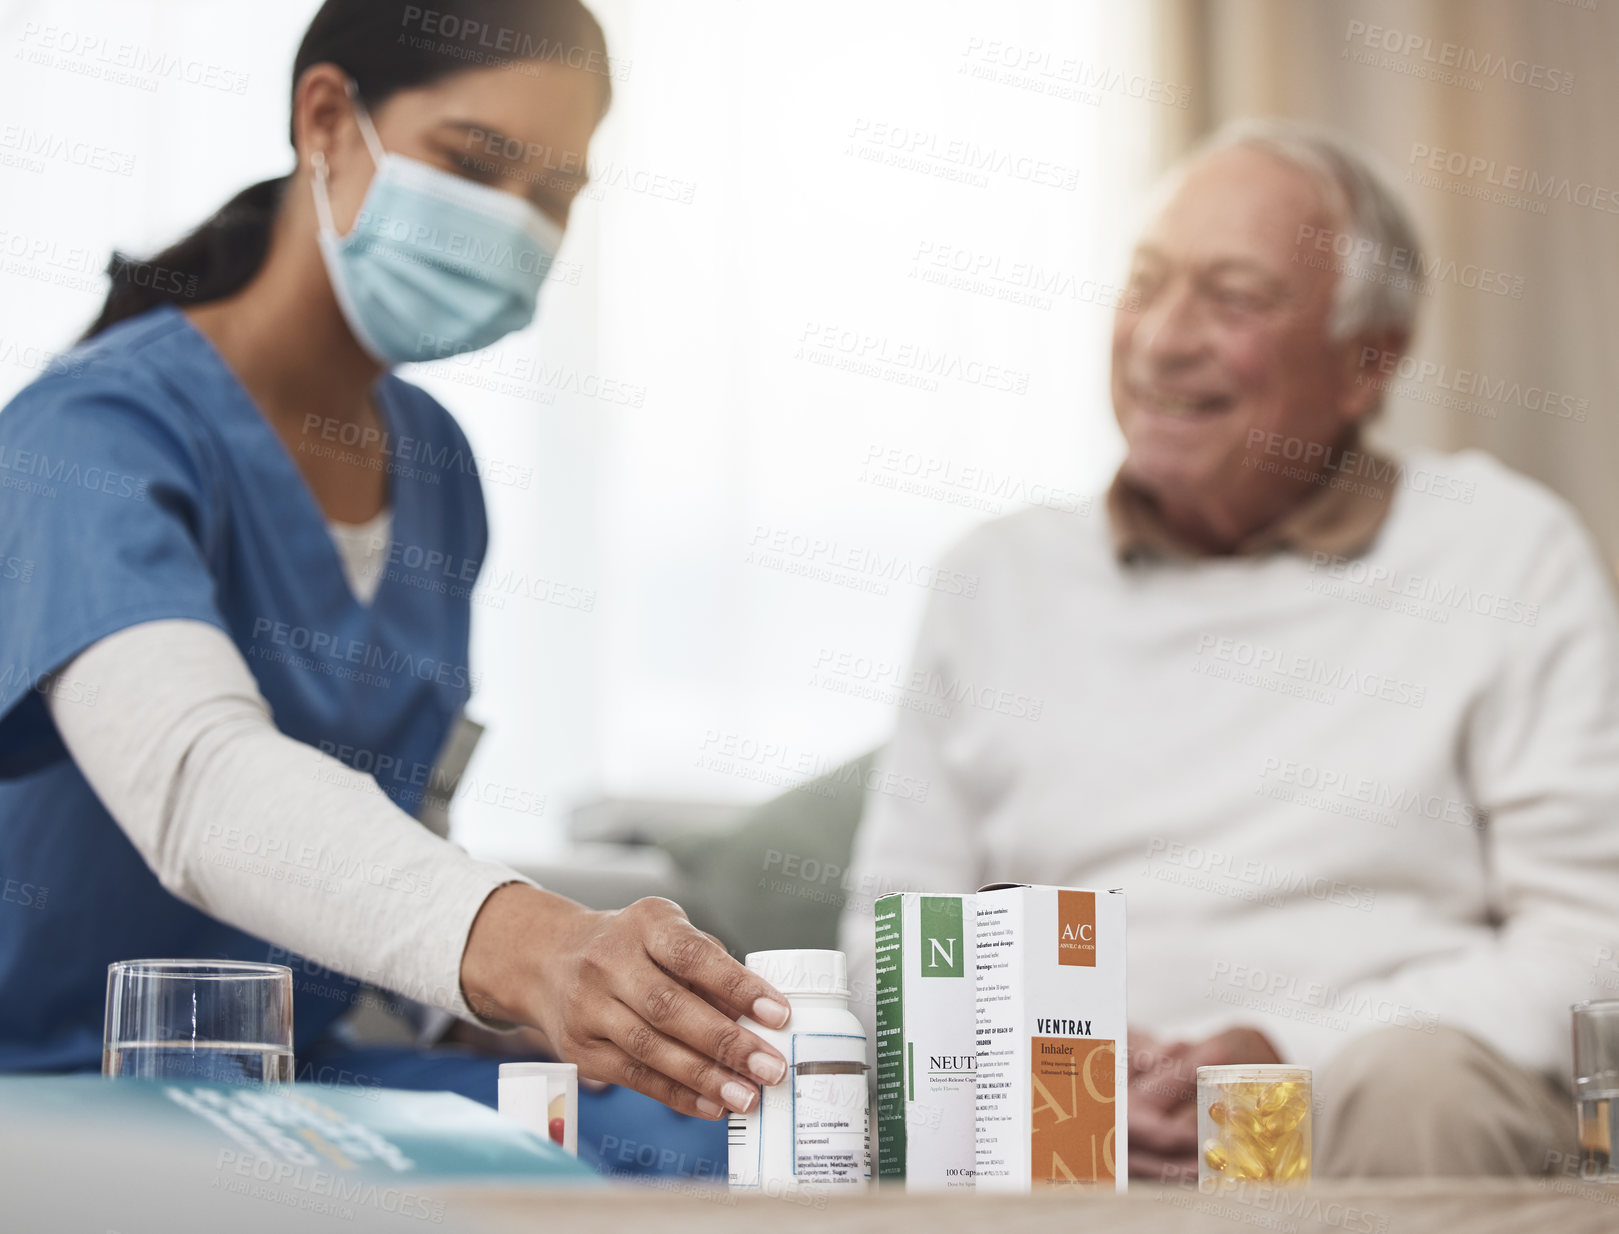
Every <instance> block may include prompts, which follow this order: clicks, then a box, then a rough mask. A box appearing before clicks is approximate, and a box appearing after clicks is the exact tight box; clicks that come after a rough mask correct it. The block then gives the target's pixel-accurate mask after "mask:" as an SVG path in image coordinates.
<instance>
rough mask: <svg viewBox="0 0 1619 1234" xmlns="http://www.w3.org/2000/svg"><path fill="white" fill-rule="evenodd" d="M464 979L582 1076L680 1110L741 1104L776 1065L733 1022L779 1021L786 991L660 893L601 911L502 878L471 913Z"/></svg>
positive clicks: (480, 1003)
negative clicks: (536, 1031) (537, 1034)
mask: <svg viewBox="0 0 1619 1234" xmlns="http://www.w3.org/2000/svg"><path fill="white" fill-rule="evenodd" d="M461 988H462V990H463V991H464V992H465V995H466V999H467V1003H468V1005H469V1006H471V1007H472V1008H473V1010H475V1011H476V1012H478V1014H479V1015H483V1016H487V1017H489V1018H491V1019H500V1020H510V1021H515V1022H516V1023H519V1024H527V1025H531V1026H533V1027H536V1028H539V1029H541V1030H542V1031H543V1032H544V1033H545V1035H546V1037H547V1038H548V1039H549V1040H550V1042H551V1044H552V1047H553V1048H554V1049H555V1051H556V1053H557V1054H558V1055H560V1056H561V1057H562V1058H563V1059H564V1060H565V1061H567V1062H571V1063H577V1064H578V1066H579V1075H580V1077H581V1079H595V1080H605V1081H608V1082H611V1083H614V1084H622V1085H624V1086H625V1087H626V1088H633V1089H635V1090H636V1091H637V1092H640V1093H645V1094H646V1095H647V1096H649V1097H652V1098H655V1099H656V1100H658V1101H661V1102H663V1103H664V1104H665V1105H667V1106H670V1107H672V1108H673V1109H676V1110H679V1111H680V1112H681V1113H684V1114H696V1115H698V1116H700V1117H703V1118H720V1117H723V1116H724V1114H725V1112H726V1110H727V1109H730V1110H735V1111H737V1112H738V1113H743V1112H746V1111H747V1110H748V1109H750V1108H751V1107H752V1106H753V1105H754V1104H755V1103H756V1102H757V1101H758V1099H759V1092H758V1089H757V1087H756V1085H757V1084H774V1083H776V1082H778V1081H779V1080H780V1079H781V1078H782V1077H783V1076H784V1075H785V1074H786V1071H787V1063H786V1061H785V1060H784V1059H783V1058H782V1056H781V1054H780V1053H779V1052H778V1051H776V1050H775V1049H774V1048H772V1047H771V1046H769V1045H767V1044H766V1043H765V1042H764V1041H763V1040H762V1039H760V1038H759V1037H757V1036H755V1035H754V1034H753V1033H750V1032H748V1031H747V1030H746V1029H744V1028H742V1027H741V1026H740V1025H739V1024H737V1022H736V1021H737V1019H738V1018H739V1017H741V1016H743V1015H748V1016H752V1017H753V1018H754V1019H755V1020H756V1021H758V1022H759V1023H761V1024H764V1025H766V1026H767V1027H770V1028H780V1027H782V1026H783V1025H785V1024H786V1023H787V1000H786V999H785V998H783V997H782V995H781V994H780V993H779V992H778V991H777V990H776V989H774V988H773V987H772V986H770V985H769V984H768V983H766V982H765V981H763V980H761V979H760V978H759V977H758V976H757V975H756V974H754V973H752V972H749V971H748V970H747V969H746V968H744V967H743V966H742V965H741V964H738V963H737V962H736V961H735V960H734V959H732V958H731V957H730V955H728V954H727V953H726V951H725V948H723V947H722V946H720V944H719V943H718V942H717V941H716V940H715V939H714V938H713V937H712V936H710V935H708V934H704V933H703V932H702V931H701V930H699V929H698V928H697V927H696V926H694V925H692V924H691V922H690V921H688V920H687V919H686V914H685V913H683V912H682V911H681V910H680V907H679V906H678V905H676V904H673V903H671V902H670V901H668V900H661V899H656V898H648V899H644V900H637V901H636V902H635V903H634V904H631V905H630V906H629V907H628V908H624V909H620V910H618V911H617V912H611V913H603V912H595V911H593V910H591V909H587V908H585V907H584V906H583V905H580V904H576V903H574V902H573V901H572V900H569V899H567V898H565V897H563V896H559V895H555V894H553V893H552V892H549V891H540V890H538V889H536V888H534V887H530V886H527V885H526V884H523V883H508V884H507V885H506V886H504V887H500V888H498V889H497V890H495V891H494V892H493V893H491V894H490V896H489V898H488V899H487V900H485V901H484V904H483V908H482V909H481V910H479V913H478V916H477V918H476V919H475V920H474V921H473V923H472V930H471V932H470V933H469V934H468V935H467V945H466V950H465V952H464V953H463V954H462V958H461Z"/></svg>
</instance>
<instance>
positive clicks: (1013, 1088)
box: [973, 884, 1129, 1191]
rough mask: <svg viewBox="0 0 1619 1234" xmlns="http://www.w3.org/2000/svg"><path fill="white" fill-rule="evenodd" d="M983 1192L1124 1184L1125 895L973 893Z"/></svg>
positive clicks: (1007, 887) (1002, 888) (1010, 887)
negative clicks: (1044, 1185)
mask: <svg viewBox="0 0 1619 1234" xmlns="http://www.w3.org/2000/svg"><path fill="white" fill-rule="evenodd" d="M973 904H974V907H975V918H976V929H975V932H976V935H977V941H976V948H975V957H976V967H977V990H976V1027H977V1056H978V1085H977V1103H976V1114H977V1118H976V1123H977V1128H976V1130H977V1160H978V1170H977V1184H978V1190H980V1191H1028V1190H1030V1189H1031V1188H1033V1187H1034V1185H1035V1184H1037V1183H1056V1184H1067V1185H1070V1186H1073V1185H1079V1186H1090V1187H1108V1188H1111V1189H1114V1190H1117V1191H1123V1190H1124V1189H1125V1181H1126V1178H1127V1176H1128V1174H1129V1169H1128V1163H1127V1158H1126V1152H1127V1147H1126V1133H1125V1117H1126V1113H1127V1110H1126V1105H1127V1102H1126V1096H1127V1084H1126V1077H1127V1064H1128V1056H1127V1052H1126V1046H1125V1042H1126V1028H1125V1009H1124V893H1123V892H1122V891H1090V890H1085V889H1082V888H1072V887H1036V886H1025V885H1022V884H1015V885H1014V884H996V885H994V886H991V887H986V888H984V889H983V890H982V891H980V892H979V893H978V895H977V896H976V897H974V900H973Z"/></svg>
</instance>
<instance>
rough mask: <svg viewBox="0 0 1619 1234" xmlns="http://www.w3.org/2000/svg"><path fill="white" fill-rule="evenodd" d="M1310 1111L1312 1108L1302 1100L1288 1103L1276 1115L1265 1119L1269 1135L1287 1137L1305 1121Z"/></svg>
mask: <svg viewBox="0 0 1619 1234" xmlns="http://www.w3.org/2000/svg"><path fill="white" fill-rule="evenodd" d="M1309 1110H1310V1107H1309V1106H1308V1105H1307V1104H1305V1102H1304V1100H1303V1099H1302V1098H1300V1099H1299V1100H1296V1101H1290V1102H1288V1103H1287V1104H1286V1105H1284V1106H1283V1107H1282V1108H1281V1109H1280V1110H1277V1111H1276V1113H1274V1114H1272V1115H1269V1116H1268V1117H1267V1118H1266V1119H1265V1130H1266V1132H1267V1134H1270V1135H1274V1136H1284V1135H1287V1134H1288V1133H1289V1132H1290V1131H1292V1130H1293V1128H1295V1127H1297V1126H1298V1125H1299V1124H1300V1123H1301V1122H1303V1121H1304V1116H1305V1115H1306V1114H1307V1113H1309Z"/></svg>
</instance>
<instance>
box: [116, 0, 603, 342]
mask: <svg viewBox="0 0 1619 1234" xmlns="http://www.w3.org/2000/svg"><path fill="white" fill-rule="evenodd" d="M531 60H542V61H543V60H552V61H557V62H559V63H562V64H566V65H570V66H573V67H578V68H585V69H589V70H591V71H593V72H596V73H598V74H599V75H600V76H601V84H602V110H603V112H605V111H606V110H607V106H608V104H609V102H610V101H611V99H612V81H611V77H610V74H609V67H608V61H607V38H606V36H605V35H604V34H603V33H602V28H601V25H600V24H599V23H598V22H597V21H596V18H595V17H594V16H592V14H591V12H590V10H589V9H587V8H585V6H584V4H583V3H582V2H581V0H428V2H427V3H425V4H404V3H400V2H399V0H326V3H324V4H323V5H321V8H320V12H318V13H316V14H315V19H314V21H312V22H311V23H310V26H309V30H308V32H307V33H306V34H305V35H304V40H303V43H302V45H301V46H300V47H299V48H298V56H297V59H296V60H295V61H294V62H293V70H292V86H293V90H294V91H295V92H296V90H297V88H298V82H299V81H301V80H302V79H303V75H304V73H305V72H306V71H307V70H308V69H309V68H310V67H311V66H312V65H316V64H327V63H330V64H336V65H337V66H338V67H340V68H342V69H343V70H344V71H345V72H346V73H348V75H349V76H350V77H351V78H353V79H354V83H355V86H356V87H357V88H358V90H359V93H360V100H361V101H362V102H363V103H364V104H365V106H366V107H367V108H368V109H370V110H372V111H375V110H376V109H377V108H378V107H380V106H381V105H382V104H383V103H385V102H387V100H388V99H389V98H390V97H392V96H393V95H394V94H396V93H398V92H399V91H401V90H411V89H415V88H418V87H421V86H427V85H431V84H432V83H433V82H435V81H438V80H440V79H442V78H445V77H449V76H451V75H452V74H454V73H458V72H461V71H463V70H466V69H477V68H496V67H499V66H500V65H503V64H514V63H520V62H524V61H531ZM291 179H292V177H291V176H290V175H287V176H282V177H280V178H278V179H275V180H265V181H262V182H261V183H259V184H255V185H253V186H252V187H251V188H247V189H243V190H242V191H241V192H240V193H238V194H237V195H236V196H235V197H233V198H231V200H230V201H229V202H227V203H226V204H225V205H224V206H223V207H221V208H220V210H219V211H218V213H216V214H215V215H214V216H213V217H212V218H210V219H209V220H208V221H207V222H205V223H203V224H202V226H200V227H198V228H197V229H196V230H195V231H193V232H192V233H191V234H190V235H188V236H186V237H185V239H183V240H181V241H180V242H179V243H178V244H175V245H172V246H171V247H169V248H167V249H165V250H164V251H163V252H161V253H159V254H158V255H157V256H155V257H153V258H151V259H150V260H148V261H137V260H135V259H134V258H132V257H129V256H127V255H126V254H123V253H116V252H115V253H114V254H113V256H112V260H111V261H110V262H109V263H108V265H107V274H108V276H109V277H110V278H111V279H112V289H111V290H110V291H109V292H108V293H107V301H106V303H105V304H104V305H103V306H102V309H101V315H100V316H99V317H97V318H96V320H95V323H94V324H93V325H92V326H91V327H90V328H89V330H87V331H86V332H85V334H84V338H85V339H91V338H94V337H95V336H96V335H98V334H100V333H101V332H102V331H103V330H106V329H108V328H109V327H110V326H113V325H116V324H117V323H118V322H120V321H124V320H125V319H127V318H130V317H134V316H137V315H138V314H140V313H144V312H146V311H147V310H148V309H151V308H156V307H157V306H158V305H160V304H204V303H207V302H208V301H210V300H222V299H224V298H225V297H227V296H230V295H234V294H235V293H236V292H238V291H240V290H241V289H242V288H243V287H245V286H246V285H247V284H248V283H249V282H250V281H251V280H252V278H253V276H254V275H256V274H257V273H258V272H259V268H260V267H261V266H262V265H263V264H264V259H265V256H266V255H267V254H268V253H269V250H270V234H271V229H272V228H273V227H274V225H275V219H276V214H277V213H278V211H279V210H280V208H281V198H282V196H283V194H284V193H285V191H286V187H287V184H288V182H289V181H290V180H291Z"/></svg>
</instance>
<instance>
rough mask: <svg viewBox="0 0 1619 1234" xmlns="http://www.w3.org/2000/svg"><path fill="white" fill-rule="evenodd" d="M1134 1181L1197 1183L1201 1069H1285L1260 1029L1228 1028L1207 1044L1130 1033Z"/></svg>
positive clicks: (1132, 1172) (1131, 1154)
mask: <svg viewBox="0 0 1619 1234" xmlns="http://www.w3.org/2000/svg"><path fill="white" fill-rule="evenodd" d="M1129 1048H1130V1176H1131V1177H1132V1178H1150V1179H1153V1180H1156V1181H1160V1182H1174V1181H1176V1180H1178V1179H1182V1178H1193V1179H1195V1178H1196V1177H1197V1069H1198V1068H1199V1067H1222V1066H1229V1065H1232V1064H1237V1063H1279V1062H1281V1061H1282V1058H1281V1055H1279V1054H1278V1053H1277V1052H1276V1047H1275V1046H1273V1045H1271V1043H1270V1040H1269V1039H1268V1038H1267V1037H1266V1036H1265V1034H1264V1033H1262V1032H1260V1031H1259V1030H1258V1029H1257V1028H1228V1029H1226V1031H1225V1032H1223V1033H1217V1034H1216V1035H1215V1036H1213V1037H1210V1038H1208V1039H1207V1040H1205V1041H1196V1042H1185V1041H1176V1042H1172V1043H1170V1044H1168V1045H1165V1044H1162V1043H1161V1042H1159V1041H1157V1040H1156V1039H1154V1038H1153V1037H1150V1036H1148V1035H1147V1034H1146V1033H1138V1032H1136V1031H1134V1030H1132V1031H1131V1033H1130V1047H1129Z"/></svg>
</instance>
